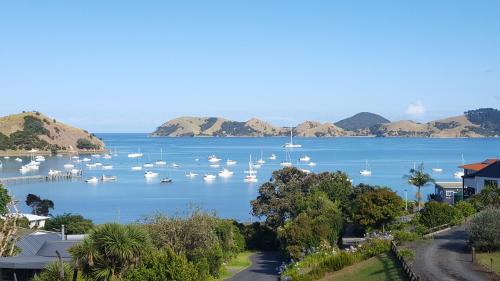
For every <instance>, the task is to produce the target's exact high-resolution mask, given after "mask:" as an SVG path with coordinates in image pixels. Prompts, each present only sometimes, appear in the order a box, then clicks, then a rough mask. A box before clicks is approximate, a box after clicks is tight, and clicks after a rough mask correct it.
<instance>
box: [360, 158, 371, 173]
mask: <svg viewBox="0 0 500 281" xmlns="http://www.w3.org/2000/svg"><path fill="white" fill-rule="evenodd" d="M359 174H360V175H362V176H371V175H372V171H371V170H370V167H369V166H368V161H366V167H365V169H364V170H361V171H359Z"/></svg>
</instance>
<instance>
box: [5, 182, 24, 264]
mask: <svg viewBox="0 0 500 281" xmlns="http://www.w3.org/2000/svg"><path fill="white" fill-rule="evenodd" d="M0 215H2V218H1V219H0V257H6V256H12V255H13V254H14V251H15V249H16V234H17V231H18V229H19V220H20V218H19V212H18V210H17V205H16V202H14V201H13V200H12V198H11V197H10V195H9V193H8V192H7V189H5V188H4V187H3V185H1V184H0Z"/></svg>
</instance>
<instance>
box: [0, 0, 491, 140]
mask: <svg viewBox="0 0 500 281" xmlns="http://www.w3.org/2000/svg"><path fill="white" fill-rule="evenodd" d="M498 11H500V1H496V0H491V1H459V0H455V1H444V0H443V1H368V0H366V1H333V0H330V1H290V0H287V1H270V0H262V1H256V0H253V1H234V0H231V1H79V2H77V1H72V2H68V1H2V2H0V115H7V114H10V113H15V112H19V111H22V110H31V109H36V110H39V111H41V112H44V113H46V114H47V115H49V116H53V117H56V118H57V119H58V120H61V121H64V122H67V123H70V124H73V125H77V126H81V127H84V128H87V129H89V130H91V131H94V132H149V131H151V130H153V129H154V128H155V127H156V126H157V125H160V124H161V123H162V122H163V121H165V120H168V119H170V118H174V117H177V116H184V115H197V116H222V117H226V118H231V119H236V120H246V119H249V118H251V117H259V118H263V119H266V120H268V121H270V122H272V123H274V124H278V125H289V124H292V123H296V122H300V121H303V120H306V119H315V120H320V121H337V120H339V119H341V118H343V117H347V116H350V115H352V114H355V113H357V112H360V111H371V112H375V113H379V114H382V115H383V116H385V117H387V118H389V119H391V120H398V119H414V120H419V121H427V120H431V119H435V118H441V117H446V116H450V115H458V114H460V113H461V112H463V111H465V110H467V109H475V108H479V107H496V108H499V107H500V106H499V105H500V16H498Z"/></svg>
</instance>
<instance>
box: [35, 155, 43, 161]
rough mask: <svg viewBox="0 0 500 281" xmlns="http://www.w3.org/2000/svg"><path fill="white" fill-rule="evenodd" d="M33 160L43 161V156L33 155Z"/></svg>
mask: <svg viewBox="0 0 500 281" xmlns="http://www.w3.org/2000/svg"><path fill="white" fill-rule="evenodd" d="M35 161H36V162H43V161H45V157H43V156H41V155H39V156H37V157H35Z"/></svg>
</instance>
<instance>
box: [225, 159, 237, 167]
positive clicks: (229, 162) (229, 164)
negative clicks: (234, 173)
mask: <svg viewBox="0 0 500 281" xmlns="http://www.w3.org/2000/svg"><path fill="white" fill-rule="evenodd" d="M236 163H238V162H236V161H234V160H231V159H227V161H226V165H228V166H231V165H236Z"/></svg>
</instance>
